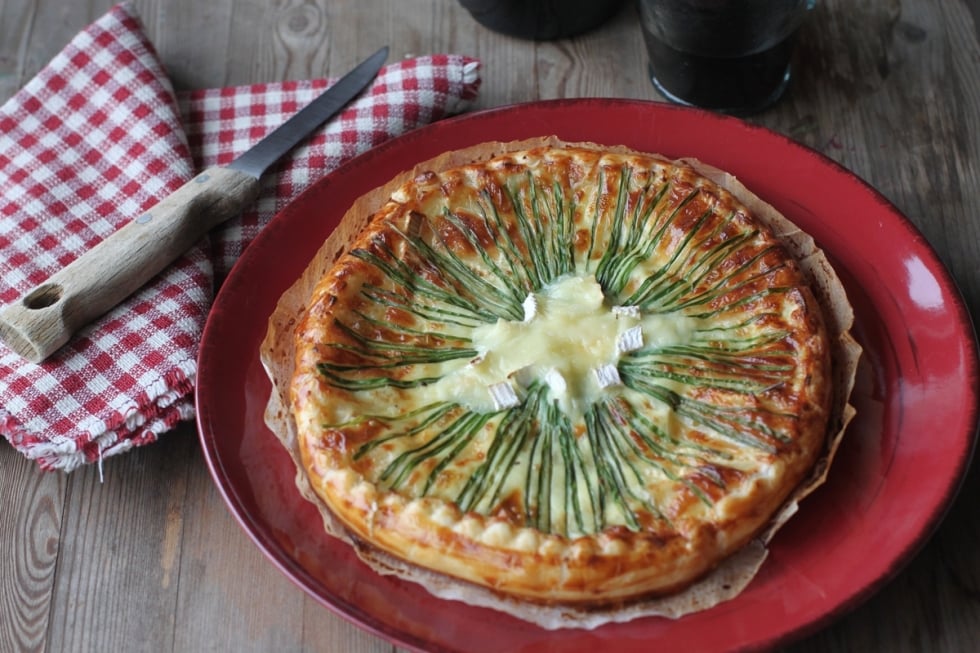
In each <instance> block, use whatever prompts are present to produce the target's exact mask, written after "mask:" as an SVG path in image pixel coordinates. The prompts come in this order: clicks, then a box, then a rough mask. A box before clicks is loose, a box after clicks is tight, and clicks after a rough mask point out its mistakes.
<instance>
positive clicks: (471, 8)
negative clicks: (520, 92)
mask: <svg viewBox="0 0 980 653" xmlns="http://www.w3.org/2000/svg"><path fill="white" fill-rule="evenodd" d="M459 4H461V5H462V6H463V7H464V8H465V9H466V10H467V11H468V12H470V15H472V16H473V18H474V19H476V21H477V22H478V23H480V24H481V25H483V26H484V27H487V28H489V29H492V30H493V31H495V32H500V33H502V34H507V35H509V36H516V37H518V38H522V39H533V40H536V41H547V40H551V39H558V38H565V37H569V36H575V35H576V34H581V33H583V32H586V31H588V30H590V29H593V28H595V27H598V26H599V25H601V24H602V23H604V22H606V21H607V20H608V19H609V18H610V17H612V15H613V14H614V13H616V10H617V9H619V8H620V6H622V4H623V0H459Z"/></svg>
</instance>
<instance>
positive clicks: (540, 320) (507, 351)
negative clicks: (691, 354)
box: [434, 275, 695, 420]
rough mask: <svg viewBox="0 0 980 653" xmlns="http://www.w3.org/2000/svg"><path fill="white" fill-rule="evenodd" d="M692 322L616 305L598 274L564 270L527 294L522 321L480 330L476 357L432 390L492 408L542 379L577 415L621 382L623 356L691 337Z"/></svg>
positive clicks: (508, 403) (517, 398)
mask: <svg viewBox="0 0 980 653" xmlns="http://www.w3.org/2000/svg"><path fill="white" fill-rule="evenodd" d="M694 321H695V320H694V319H693V318H690V317H685V316H683V315H680V314H676V315H642V314H641V313H640V311H639V309H637V308H636V307H629V306H610V305H609V304H608V303H607V301H606V298H605V297H604V295H603V292H602V288H601V287H600V285H599V283H598V282H597V281H596V280H595V277H594V276H592V275H588V276H580V275H566V276H563V277H560V278H558V279H557V280H555V281H554V282H552V283H551V284H549V285H547V286H545V287H544V288H542V289H541V290H540V291H538V292H535V293H533V294H531V295H529V296H528V298H527V299H526V300H525V302H524V319H523V320H521V321H515V320H504V319H500V320H497V321H496V322H495V323H493V324H487V325H484V326H481V327H478V328H476V329H474V330H473V333H472V345H473V348H474V349H476V351H477V352H479V353H478V355H477V356H476V357H475V358H473V359H472V360H470V361H469V362H468V363H467V364H466V365H465V366H463V367H460V368H459V369H457V370H455V371H453V372H451V373H449V374H447V375H446V376H445V377H443V378H442V380H441V381H439V382H438V383H437V384H436V386H438V387H437V388H434V390H436V392H437V394H439V395H440V396H442V397H445V398H449V397H453V398H454V399H455V401H458V402H459V403H462V404H464V405H466V406H467V407H469V408H470V409H472V410H478V411H481V412H492V411H495V410H501V409H505V408H511V407H513V406H517V405H519V404H520V403H522V401H523V399H524V397H525V396H526V391H527V388H529V387H530V386H531V385H532V384H533V383H534V382H541V383H544V384H546V385H547V386H548V390H549V394H550V395H551V397H552V399H553V400H556V401H558V404H559V406H560V407H561V408H562V410H563V411H564V412H565V414H566V415H568V416H569V417H572V418H573V420H574V418H575V417H578V416H581V415H582V414H583V413H584V412H585V410H586V409H587V408H588V407H589V406H590V405H591V404H592V403H594V402H595V401H596V399H597V398H598V397H600V396H601V395H602V393H604V392H611V391H615V388H616V387H617V386H619V384H620V381H619V374H618V371H617V365H618V363H619V360H620V358H621V357H622V356H623V355H624V354H626V353H628V352H630V351H635V350H639V349H642V348H644V347H651V346H656V347H659V346H665V345H671V344H677V343H681V342H685V341H686V340H688V338H689V334H690V333H691V332H692V331H693V329H694V325H693V324H689V323H692V322H694Z"/></svg>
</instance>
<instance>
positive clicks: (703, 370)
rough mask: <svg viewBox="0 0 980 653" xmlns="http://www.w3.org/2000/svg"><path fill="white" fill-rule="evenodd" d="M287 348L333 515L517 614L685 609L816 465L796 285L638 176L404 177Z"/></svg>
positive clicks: (608, 166)
mask: <svg viewBox="0 0 980 653" xmlns="http://www.w3.org/2000/svg"><path fill="white" fill-rule="evenodd" d="M295 338H296V339H295V343H294V345H295V369H294V372H293V375H292V378H291V384H290V390H289V392H290V395H289V396H290V400H289V401H290V404H291V406H290V410H291V414H292V418H293V419H295V427H296V433H297V438H298V443H297V446H298V449H299V460H300V464H301V466H302V469H303V471H304V472H305V474H306V477H307V479H308V482H309V484H310V486H311V487H312V489H313V490H314V491H315V493H316V495H317V496H318V497H319V499H320V500H322V501H323V502H324V503H325V504H326V506H327V507H328V508H329V510H330V512H331V513H333V515H335V516H336V517H337V518H338V519H339V520H340V521H341V522H342V523H343V524H344V526H345V527H346V528H347V529H348V530H349V531H350V532H351V533H353V534H354V536H355V537H356V538H357V539H359V540H362V541H363V542H366V543H367V544H368V545H369V546H371V547H376V548H377V549H380V550H381V551H384V552H387V554H390V555H391V556H394V557H395V558H396V559H401V560H404V561H407V562H408V563H410V564H411V565H417V566H419V567H422V568H425V569H428V570H432V571H435V572H438V573H440V574H445V575H447V576H450V577H453V578H455V579H460V580H463V581H466V582H468V583H473V584H476V585H479V586H482V587H485V588H489V589H491V590H493V591H494V592H498V593H501V594H504V595H507V596H510V597H516V598H518V599H520V600H526V601H531V602H536V603H546V604H566V605H575V606H598V605H609V604H616V603H620V602H622V601H625V600H629V599H633V598H636V597H641V596H652V595H663V594H666V593H670V592H674V591H677V590H679V589H681V588H684V587H686V586H688V585H689V584H691V583H692V582H694V581H696V580H697V579H699V578H700V577H702V576H703V575H705V574H706V573H708V572H709V571H711V570H712V569H713V568H715V567H716V566H717V565H718V564H719V563H720V562H721V561H723V560H724V559H726V558H728V557H729V556H731V555H732V554H734V553H735V552H737V551H739V550H740V549H741V548H742V547H744V546H745V545H746V544H747V543H748V542H749V541H750V540H751V539H752V538H753V537H754V536H756V535H757V534H758V533H759V532H760V531H761V530H762V529H764V528H765V527H766V526H767V524H769V523H771V521H772V520H773V518H774V516H775V515H776V514H777V513H778V511H779V510H780V507H781V506H783V504H784V503H785V502H786V501H787V498H788V497H790V496H791V493H793V491H794V490H795V489H796V488H798V487H799V486H800V484H801V483H803V482H804V480H805V479H806V478H807V476H808V474H809V473H810V470H811V468H812V467H813V466H814V464H815V462H816V461H817V459H818V457H819V456H820V455H821V454H822V453H825V444H826V441H827V437H828V430H829V423H830V414H831V402H832V399H831V397H832V386H833V374H832V371H831V356H830V351H831V342H830V338H829V336H828V330H827V328H826V326H825V320H824V318H823V317H822V314H821V308H820V305H819V304H818V302H817V301H816V300H815V297H814V292H813V290H812V288H811V285H810V282H809V280H808V279H807V277H806V275H805V274H804V273H803V271H802V270H801V266H800V265H799V263H798V261H797V260H796V259H795V258H794V256H793V255H792V254H791V253H790V249H788V248H787V246H786V244H785V243H784V242H783V240H782V239H781V238H779V237H777V236H776V235H775V234H774V233H773V231H772V229H770V227H769V226H768V225H767V224H766V223H765V222H764V221H762V220H760V219H758V217H757V216H756V215H755V214H754V212H753V211H752V210H750V209H749V208H747V207H746V206H745V205H744V204H743V203H742V202H740V201H739V200H738V199H736V197H735V196H734V195H732V194H731V193H730V192H729V191H728V190H726V189H725V188H723V187H722V186H720V185H719V184H717V183H715V182H714V181H712V180H711V179H709V178H708V177H706V176H703V175H701V174H699V173H698V172H697V171H696V170H695V169H694V168H692V167H690V166H688V165H686V164H684V163H681V162H672V161H668V160H665V159H663V158H661V157H658V156H654V155H647V154H641V153H635V152H629V151H602V150H598V149H594V148H588V147H573V146H566V147H542V148H538V149H531V150H525V151H519V152H510V153H505V154H501V155H499V156H496V157H494V158H491V159H489V160H485V161H480V162H478V163H473V164H468V165H457V166H454V167H451V168H449V169H445V170H441V171H427V172H422V173H421V174H418V175H417V176H415V177H414V178H412V179H411V180H410V181H408V182H407V183H405V184H404V185H402V186H401V187H400V188H398V189H397V190H396V191H395V192H394V193H393V194H391V196H390V199H389V200H388V201H387V202H386V203H384V204H383V206H381V208H380V209H379V210H377V211H376V212H374V213H373V214H372V215H371V216H370V217H369V218H367V219H366V226H365V227H364V228H363V229H362V230H360V231H359V233H358V234H357V236H356V238H354V239H353V240H352V242H350V244H349V245H348V246H347V247H346V248H345V249H344V252H343V253H342V254H341V255H340V256H339V258H338V259H337V260H336V262H335V263H334V264H333V266H332V267H331V268H330V269H329V271H328V272H327V273H326V274H325V275H323V277H322V278H321V279H320V280H319V281H318V282H317V283H316V285H315V288H314V290H313V293H312V296H311V297H310V298H309V300H308V302H307V305H306V311H305V313H304V315H303V317H302V320H301V322H300V323H299V325H298V328H297V329H296V336H295Z"/></svg>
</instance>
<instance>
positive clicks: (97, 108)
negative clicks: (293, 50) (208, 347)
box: [0, 4, 480, 471]
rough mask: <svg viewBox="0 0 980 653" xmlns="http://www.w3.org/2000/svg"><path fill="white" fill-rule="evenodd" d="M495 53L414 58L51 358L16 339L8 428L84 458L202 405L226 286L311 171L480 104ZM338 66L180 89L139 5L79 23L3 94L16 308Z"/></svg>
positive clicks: (140, 440) (2, 248)
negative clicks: (210, 316) (210, 326)
mask: <svg viewBox="0 0 980 653" xmlns="http://www.w3.org/2000/svg"><path fill="white" fill-rule="evenodd" d="M479 82H480V80H479V75H478V62H477V61H475V60H473V59H470V58H466V57H462V56H456V55H433V56H426V57H418V58H412V59H406V60H404V61H400V62H397V63H394V64H391V65H389V66H387V67H386V68H384V69H383V70H382V71H381V73H380V74H379V76H378V78H377V79H376V80H375V83H374V84H373V86H372V87H371V88H370V89H369V90H368V91H366V92H365V93H364V94H363V95H362V96H361V97H360V98H359V99H358V100H356V101H355V102H354V103H353V104H352V105H350V106H349V107H347V109H345V110H344V112H343V113H342V114H341V115H340V116H339V117H337V118H335V119H334V120H333V121H332V122H330V123H329V124H328V125H327V126H325V127H324V128H321V130H320V131H318V132H317V133H316V134H315V135H314V136H313V137H312V138H311V139H310V140H308V141H307V143H306V144H305V145H303V146H300V147H299V148H297V149H296V150H295V151H294V152H293V153H292V154H291V155H290V156H289V158H288V159H287V160H286V161H284V162H283V163H281V164H280V165H279V166H278V167H277V168H276V170H277V171H278V172H277V173H276V174H271V175H269V176H268V178H267V179H266V180H265V181H264V186H263V191H262V193H261V195H260V197H259V199H258V201H257V202H256V203H255V205H254V206H253V207H252V208H251V209H249V210H248V211H247V212H246V213H245V214H244V215H243V216H242V217H241V218H240V219H236V220H232V221H231V222H229V223H227V224H226V225H223V226H222V227H220V228H219V229H218V230H216V231H215V232H214V233H212V234H211V237H210V238H209V239H206V240H205V241H204V242H202V243H200V244H199V245H198V246H196V247H195V248H194V249H193V250H192V251H190V252H188V253H187V254H186V255H185V256H184V257H182V258H181V259H180V260H178V261H177V262H176V263H174V264H173V265H172V266H171V267H170V268H168V269H167V270H166V271H165V272H164V273H162V274H161V275H159V276H158V277H157V278H155V279H154V280H153V281H151V282H150V283H149V284H148V285H147V286H145V287H144V288H143V289H142V290H140V291H139V292H138V293H137V294H136V295H134V296H133V297H131V298H130V299H129V300H127V301H126V302H125V303H124V304H122V305H120V306H119V307H118V308H116V309H114V310H113V311H111V312H110V313H109V314H107V315H106V316H104V317H103V318H102V319H100V320H99V321H98V322H97V323H95V324H93V325H91V326H90V327H88V328H86V329H85V330H83V331H82V332H81V333H79V334H78V335H77V336H76V337H75V338H74V339H73V340H72V341H71V342H70V343H69V344H68V345H66V346H65V347H64V348H63V349H62V350H60V351H59V352H57V353H56V354H54V355H53V356H52V357H50V358H49V359H48V360H47V361H45V362H43V363H41V364H39V365H36V364H33V363H29V362H27V361H25V360H24V359H22V358H20V357H19V356H18V355H17V354H15V353H14V352H12V351H11V350H9V349H8V348H7V347H6V346H4V345H2V344H0V433H2V434H3V435H4V436H5V437H6V438H7V439H8V440H9V441H10V442H11V443H12V444H13V446H14V447H15V448H17V449H18V450H19V451H21V452H22V453H24V454H25V455H26V456H27V457H28V458H31V459H34V460H37V461H38V463H39V465H40V466H41V467H42V468H44V469H61V470H65V471H70V470H72V469H74V468H76V467H78V466H79V465H81V464H84V463H90V462H95V461H99V462H100V463H101V461H102V459H103V458H105V457H107V456H111V455H114V454H118V453H121V452H124V451H127V450H129V449H131V448H133V447H135V446H138V445H142V444H146V443H149V442H152V441H154V440H156V439H157V437H158V436H159V435H160V434H162V433H163V432H165V431H167V430H168V429H170V428H172V427H173V426H174V425H175V424H177V423H178V422H179V421H181V420H187V419H191V418H193V397H192V391H193V385H194V379H195V374H196V363H195V358H196V355H197V347H198V343H199V339H200V335H201V332H202V329H203V326H204V320H205V317H206V315H207V311H208V308H209V306H210V304H211V300H212V294H213V288H214V287H215V286H216V285H218V284H220V282H221V280H222V279H223V278H224V276H225V275H226V274H227V272H228V270H229V268H230V267H231V265H232V264H233V263H234V262H235V259H236V258H237V257H238V256H239V254H240V253H241V252H242V250H243V249H244V248H245V247H246V246H247V245H248V243H249V242H250V241H251V240H252V239H253V238H254V237H255V235H256V233H257V232H258V231H259V230H260V229H261V228H262V226H263V225H264V224H265V223H266V222H268V221H269V220H270V219H271V217H272V216H273V215H274V214H275V213H276V212H277V211H278V210H279V209H280V208H281V207H282V206H284V205H285V204H286V203H287V202H289V200H291V199H292V198H293V197H295V196H296V195H298V194H299V193H300V192H301V191H302V190H304V189H305V188H306V187H307V186H309V185H310V183H311V182H313V181H315V180H316V179H318V178H319V177H321V176H322V175H323V174H325V173H326V172H328V171H330V170H332V169H333V168H335V167H337V166H338V165H340V164H341V163H343V162H344V161H347V160H348V159H350V158H352V157H354V156H355V155H357V154H359V153H361V152H363V151H365V150H367V149H369V148H370V147H372V146H373V145H376V144H378V143H381V142H382V141H384V140H386V139H388V138H391V137H392V136H395V135H398V134H401V133H403V132H406V131H408V130H411V129H414V128H416V127H419V126H421V125H423V124H426V123H428V122H431V121H433V120H437V119H439V118H441V117H443V116H446V115H448V114H451V113H454V112H458V111H461V110H463V109H465V107H466V106H467V104H468V103H469V102H470V101H471V100H473V98H474V97H475V96H476V93H477V89H478V87H479ZM328 85H329V81H328V80H323V79H320V80H312V81H302V82H281V83H274V84H259V85H252V86H242V87H235V88H223V89H215V90H203V91H194V92H190V93H187V94H183V95H179V96H178V95H175V94H174V92H173V90H172V89H171V86H170V83H169V81H168V79H167V76H166V74H165V71H164V70H163V68H162V66H161V64H160V62H159V60H158V58H157V55H156V53H155V52H154V50H153V47H152V45H151V44H150V43H149V42H148V40H147V38H146V36H145V34H144V32H143V29H142V26H141V24H140V22H139V19H138V17H137V16H136V14H135V13H134V11H133V9H132V7H130V6H129V5H126V4H123V5H119V6H116V7H114V8H113V9H112V10H111V11H110V12H109V13H107V14H106V15H105V16H103V17H102V18H100V19H99V20H98V21H96V22H95V23H93V24H92V25H91V26H89V27H88V28H87V29H85V30H84V31H83V32H82V33H80V34H79V35H78V36H76V37H75V38H74V39H73V40H72V41H71V43H69V44H68V45H67V46H66V47H65V49H64V50H63V51H62V52H61V53H60V54H59V55H58V56H57V57H55V59H53V60H52V61H51V63H50V64H49V65H48V66H47V67H46V68H45V69H44V70H43V71H42V72H41V73H39V74H38V75H37V77H35V78H34V79H33V80H31V81H30V82H29V83H28V84H27V85H26V86H25V87H24V88H23V89H22V90H21V91H20V92H19V93H18V94H17V95H15V96H14V97H13V98H11V99H10V100H9V101H8V102H7V103H6V104H4V105H3V106H2V107H0V304H4V305H5V304H7V303H11V302H14V301H17V300H18V299H19V298H20V297H21V296H22V295H23V294H24V293H25V292H26V291H28V290H29V289H31V288H33V287H34V286H35V285H37V284H38V283H40V282H42V281H44V280H45V279H46V278H47V277H48V275H50V274H51V273H53V272H55V271H56V270H58V269H59V268H61V267H63V266H64V265H66V264H67V263H69V262H70V261H72V260H73V259H74V258H76V257H77V256H78V255H80V254H81V253H83V252H84V251H86V250H87V249H89V248H91V247H92V246H93V245H95V244H96V243H97V242H99V241H100V240H101V239H103V238H105V237H106V236H107V235H109V234H110V233H112V232H113V231H114V230H115V229H116V228H118V227H119V226H121V225H122V224H124V223H125V222H126V221H127V220H129V219H132V217H133V216H136V215H139V214H140V213H141V212H142V211H144V210H146V209H148V208H149V207H151V206H152V205H153V204H155V203H156V202H157V201H159V200H160V199H161V198H162V197H164V196H165V195H166V194H167V193H169V192H171V191H173V190H175V189H177V188H178V187H179V186H181V185H182V184H183V183H184V182H185V181H187V180H188V179H189V178H190V177H192V176H193V174H194V171H195V170H196V169H200V168H203V167H206V166H209V165H214V164H224V163H227V162H229V161H231V160H232V159H233V158H234V157H235V156H236V155H237V154H239V153H240V152H242V151H244V150H245V149H247V148H248V147H249V146H250V145H251V144H252V143H254V142H255V141H256V140H258V139H259V138H261V137H262V136H264V135H265V134H266V133H268V132H269V131H271V130H272V129H273V128H275V127H276V126H278V125H279V124H281V123H282V122H283V121H284V120H285V119H286V118H287V117H288V116H289V115H291V114H292V113H294V112H295V111H297V110H298V109H299V108H300V107H302V106H304V105H305V104H306V103H307V102H309V101H310V100H311V99H313V97H315V96H316V95H317V94H318V92H319V91H321V90H322V89H323V88H325V87H326V86H328Z"/></svg>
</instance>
